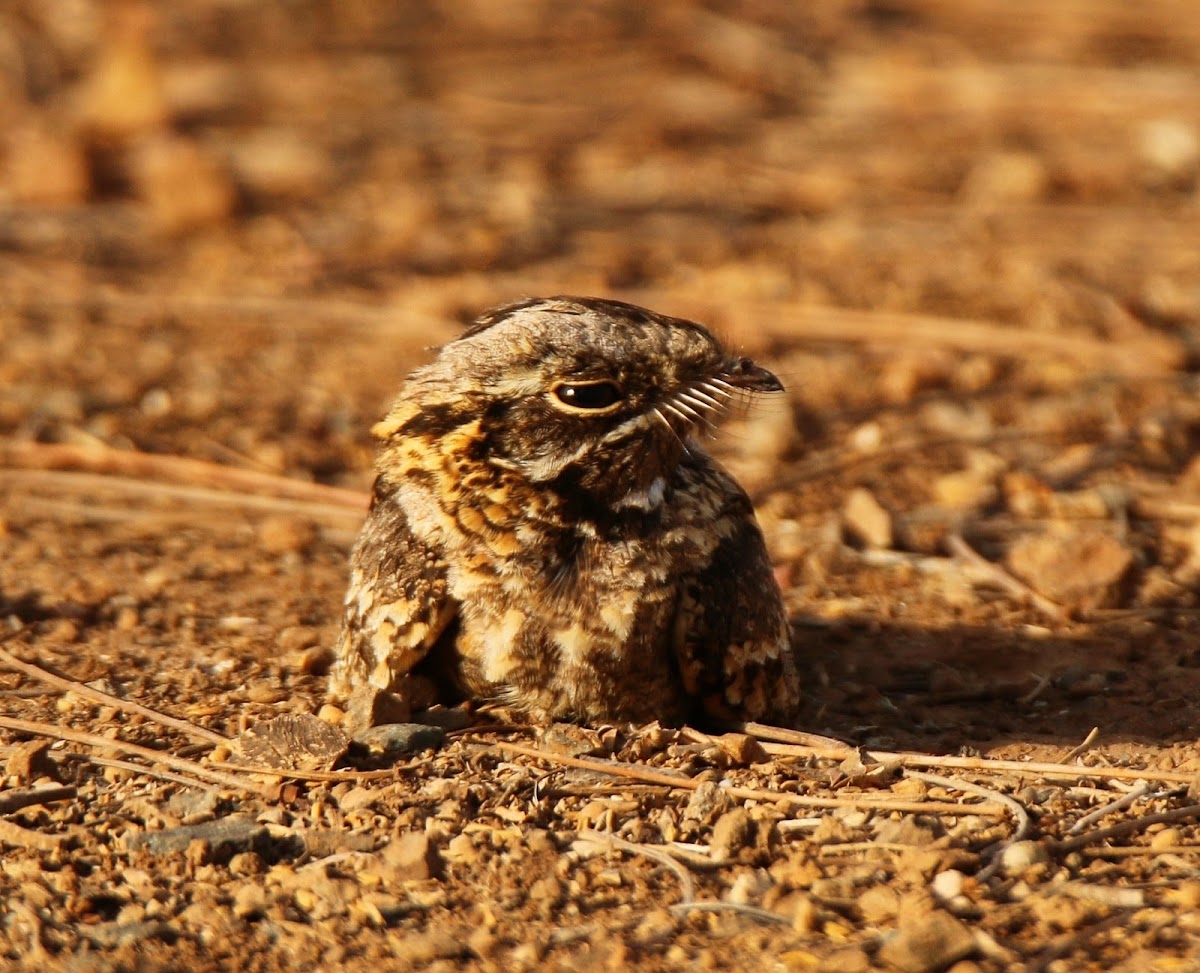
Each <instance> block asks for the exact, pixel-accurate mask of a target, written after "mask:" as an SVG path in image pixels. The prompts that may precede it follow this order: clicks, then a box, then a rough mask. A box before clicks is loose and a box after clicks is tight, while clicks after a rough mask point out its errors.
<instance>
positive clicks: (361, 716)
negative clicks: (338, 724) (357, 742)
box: [342, 685, 412, 733]
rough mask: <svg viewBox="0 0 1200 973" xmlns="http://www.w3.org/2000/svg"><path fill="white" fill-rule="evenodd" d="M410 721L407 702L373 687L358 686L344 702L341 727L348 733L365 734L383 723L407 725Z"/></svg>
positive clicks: (410, 710) (409, 707)
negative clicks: (344, 712)
mask: <svg viewBox="0 0 1200 973" xmlns="http://www.w3.org/2000/svg"><path fill="white" fill-rule="evenodd" d="M411 719H412V707H411V706H410V705H409V703H408V700H406V699H405V698H404V697H403V696H400V695H398V694H396V693H389V692H386V691H385V690H382V689H378V688H377V687H375V686H368V685H359V686H356V687H355V688H354V691H353V692H352V693H351V694H350V698H349V699H348V700H347V701H346V718H345V720H344V721H343V724H342V725H343V726H344V727H345V728H346V730H347V731H348V732H350V733H359V732H365V731H367V730H369V729H371V727H375V726H380V725H381V724H385V723H392V724H400V723H407V722H408V721H409V720H411Z"/></svg>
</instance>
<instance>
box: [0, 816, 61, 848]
mask: <svg viewBox="0 0 1200 973" xmlns="http://www.w3.org/2000/svg"><path fill="white" fill-rule="evenodd" d="M66 840H67V838H66V835H59V834H53V835H52V834H42V833H41V832H40V831H32V830H30V829H29V828H22V827H21V826H20V825H19V824H17V823H16V822H15V821H9V820H8V819H6V818H0V844H5V845H16V846H17V847H20V848H36V849H37V850H38V851H56V850H57V849H58V848H60V847H61V846H62V843H63V842H64V841H66Z"/></svg>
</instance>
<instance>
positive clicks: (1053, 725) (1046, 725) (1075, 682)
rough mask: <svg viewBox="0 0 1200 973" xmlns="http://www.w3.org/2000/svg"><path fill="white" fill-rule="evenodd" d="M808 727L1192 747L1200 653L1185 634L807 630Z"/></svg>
mask: <svg viewBox="0 0 1200 973" xmlns="http://www.w3.org/2000/svg"><path fill="white" fill-rule="evenodd" d="M795 636H796V644H797V646H798V648H799V656H800V660H801V671H802V673H803V677H804V679H805V683H806V689H807V692H806V698H805V702H804V705H803V708H802V711H801V712H800V713H799V715H798V718H797V720H796V722H795V726H796V727H797V728H800V729H804V730H808V731H811V732H815V733H821V734H825V735H828V736H832V737H836V738H838V739H842V740H845V741H847V742H851V743H854V744H857V745H861V746H868V747H871V748H876V749H886V750H913V751H921V752H928V753H957V752H967V753H971V752H980V753H989V752H993V751H996V750H997V749H999V748H1011V747H1013V746H1017V745H1024V746H1028V747H1031V748H1050V747H1055V746H1061V747H1062V748H1063V750H1064V752H1065V751H1067V750H1070V749H1071V748H1072V747H1074V746H1076V745H1077V744H1079V743H1080V741H1082V740H1083V739H1084V738H1085V737H1086V736H1087V735H1088V734H1089V733H1090V732H1091V730H1092V729H1093V728H1094V727H1096V728H1099V731H1100V736H1099V738H1098V739H1099V743H1098V746H1101V747H1103V746H1106V745H1108V746H1113V747H1117V748H1119V747H1121V746H1122V745H1124V746H1126V747H1128V746H1137V747H1145V746H1152V747H1156V748H1161V747H1169V746H1170V745H1171V744H1174V743H1185V742H1194V741H1195V739H1196V731H1197V727H1198V726H1200V651H1198V650H1197V648H1196V645H1195V643H1194V641H1193V642H1192V644H1190V645H1189V644H1188V643H1187V642H1185V641H1184V640H1182V639H1181V637H1180V633H1179V632H1178V631H1171V630H1169V629H1163V630H1160V631H1156V632H1152V633H1151V635H1150V636H1149V637H1145V638H1140V637H1136V636H1134V635H1131V634H1129V633H1128V632H1126V633H1124V634H1116V633H1113V634H1104V633H1101V634H1096V633H1089V634H1087V635H1080V636H1072V635H1059V634H1048V633H1044V632H1040V631H1033V632H1030V633H1029V634H1026V633H1023V632H1014V631H1006V630H1001V629H994V628H984V627H972V626H961V627H950V628H939V629H936V630H931V629H924V628H920V627H906V626H901V625H891V624H878V623H872V624H864V625H853V624H846V625H837V626H833V627H820V628H816V627H808V626H803V625H802V626H798V627H797V629H796V632H795Z"/></svg>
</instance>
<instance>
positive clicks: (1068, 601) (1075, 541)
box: [1007, 527, 1134, 609]
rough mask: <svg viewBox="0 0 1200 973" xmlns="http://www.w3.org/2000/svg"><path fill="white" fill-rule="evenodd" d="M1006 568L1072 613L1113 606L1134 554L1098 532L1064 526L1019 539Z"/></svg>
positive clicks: (1115, 603)
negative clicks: (1072, 610)
mask: <svg viewBox="0 0 1200 973" xmlns="http://www.w3.org/2000/svg"><path fill="white" fill-rule="evenodd" d="M1007 560H1008V567H1009V569H1010V570H1011V571H1012V572H1013V573H1014V574H1016V575H1017V576H1018V577H1020V578H1021V579H1022V580H1024V581H1025V582H1027V583H1028V584H1029V585H1030V586H1031V587H1033V588H1034V589H1035V590H1037V591H1039V592H1040V593H1041V594H1043V595H1045V596H1046V597H1047V598H1049V599H1050V600H1051V601H1055V602H1057V603H1058V604H1060V605H1063V606H1065V607H1068V608H1073V609H1088V608H1115V607H1117V606H1118V605H1119V603H1120V600H1121V593H1122V587H1123V583H1124V582H1125V580H1126V578H1127V577H1128V575H1129V572H1130V569H1131V568H1132V567H1133V563H1134V555H1133V552H1132V551H1131V550H1130V549H1129V548H1127V547H1126V546H1125V545H1124V544H1122V543H1121V542H1120V541H1118V540H1117V539H1116V538H1114V537H1111V536H1109V535H1108V534H1105V533H1102V532H1100V531H1097V530H1091V529H1088V528H1082V527H1063V528H1060V529H1058V530H1055V531H1053V532H1051V533H1046V534H1031V535H1029V536H1027V537H1023V538H1021V539H1020V540H1018V541H1017V542H1016V543H1015V544H1014V545H1013V547H1012V549H1011V550H1010V551H1009V552H1008V559H1007Z"/></svg>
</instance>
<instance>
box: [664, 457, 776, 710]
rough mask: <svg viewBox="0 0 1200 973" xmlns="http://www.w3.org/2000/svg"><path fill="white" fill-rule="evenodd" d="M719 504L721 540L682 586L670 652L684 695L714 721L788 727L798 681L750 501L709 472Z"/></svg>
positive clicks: (717, 526) (731, 484)
mask: <svg viewBox="0 0 1200 973" xmlns="http://www.w3.org/2000/svg"><path fill="white" fill-rule="evenodd" d="M714 473H715V476H716V478H717V479H718V480H719V481H720V482H721V489H722V492H723V493H724V494H725V502H724V503H723V505H722V507H723V509H722V511H721V513H720V514H719V515H718V517H717V518H716V521H715V522H712V523H710V524H709V527H710V529H716V530H718V531H719V532H720V535H721V538H720V540H719V541H718V542H717V544H716V546H715V548H714V549H713V551H712V555H711V557H710V558H709V559H708V560H707V563H705V564H704V565H703V566H702V567H701V568H699V569H698V570H697V571H695V572H693V573H692V574H690V575H689V576H688V577H685V578H683V579H681V589H680V600H679V606H678V609H677V612H676V619H675V638H674V643H675V650H676V654H677V658H678V660H679V669H680V674H681V676H682V679H683V685H684V689H685V690H686V691H687V693H688V694H689V695H690V696H693V697H695V698H696V699H698V700H699V701H700V704H701V706H702V708H703V710H704V712H706V713H707V714H708V715H709V716H712V717H715V718H718V719H738V720H765V721H783V722H787V721H789V720H791V719H793V718H794V717H795V714H796V710H797V708H798V706H799V703H800V678H799V675H798V673H797V670H796V662H795V658H794V655H793V650H792V645H791V633H790V630H789V626H788V619H787V613H786V611H785V610H784V607H783V600H782V598H781V596H780V592H779V585H778V584H777V583H776V581H775V576H774V574H773V573H772V570H771V562H770V560H769V558H768V557H767V549H766V544H765V542H764V540H763V535H762V531H761V530H760V529H759V526H758V523H757V522H756V521H755V519H754V512H753V508H752V506H751V504H750V500H749V498H748V497H746V495H745V493H743V492H742V490H741V488H740V487H738V486H737V485H736V484H735V483H734V482H733V481H732V480H731V479H729V478H728V477H726V476H725V475H724V474H723V473H721V472H719V471H714Z"/></svg>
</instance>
